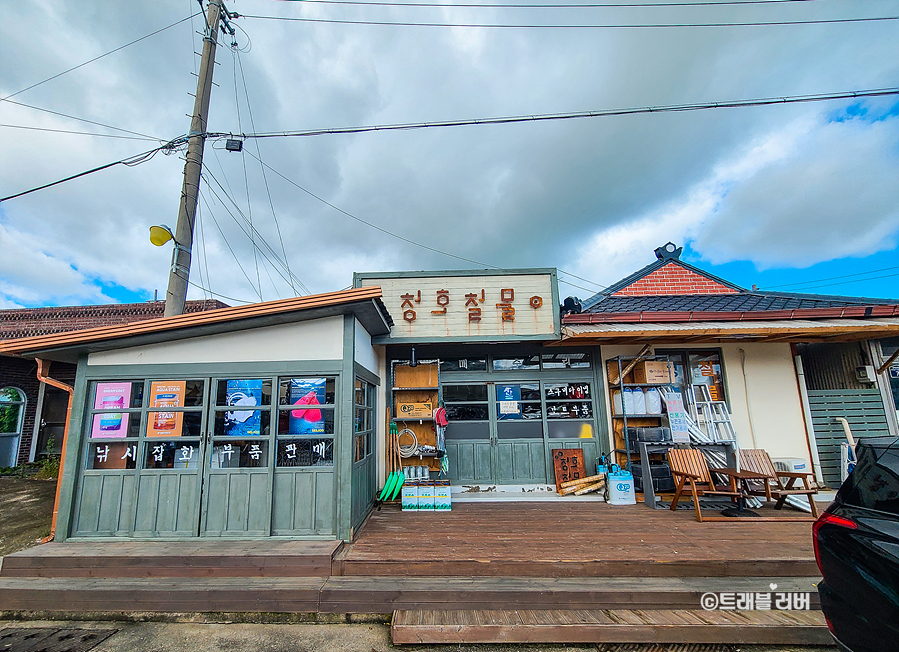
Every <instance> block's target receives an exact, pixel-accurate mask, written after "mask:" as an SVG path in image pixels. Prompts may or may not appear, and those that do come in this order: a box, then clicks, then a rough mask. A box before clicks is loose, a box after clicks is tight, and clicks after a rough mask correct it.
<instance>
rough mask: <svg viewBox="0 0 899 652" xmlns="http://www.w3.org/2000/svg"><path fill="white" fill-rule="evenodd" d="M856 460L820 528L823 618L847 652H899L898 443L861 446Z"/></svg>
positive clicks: (875, 441) (883, 440)
mask: <svg viewBox="0 0 899 652" xmlns="http://www.w3.org/2000/svg"><path fill="white" fill-rule="evenodd" d="M855 452H856V459H857V462H856V466H855V469H854V470H853V471H852V473H851V474H850V475H849V477H848V478H847V479H846V481H845V482H844V483H843V486H841V487H840V490H839V491H838V492H837V495H836V499H835V500H834V502H833V503H832V504H831V505H830V507H828V508H827V510H826V511H825V512H824V513H823V514H822V515H821V517H820V518H819V519H818V520H817V521H816V522H815V524H814V527H813V533H814V542H815V559H816V560H817V561H818V568H820V569H821V574H822V575H823V576H824V581H823V582H821V583H820V584H819V585H818V593H819V594H820V596H821V610H822V611H823V612H824V616H825V618H826V619H827V626H828V627H829V628H830V632H831V634H833V637H834V639H836V642H837V645H838V646H839V647H840V648H841V649H842V650H846V651H849V652H887V651H888V650H897V651H899V437H872V438H868V439H863V440H860V441H859V442H858V444H857V446H856V451H855Z"/></svg>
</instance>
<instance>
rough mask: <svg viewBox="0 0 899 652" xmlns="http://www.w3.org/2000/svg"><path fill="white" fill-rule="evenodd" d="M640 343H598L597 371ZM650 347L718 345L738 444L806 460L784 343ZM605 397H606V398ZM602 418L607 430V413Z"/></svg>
mask: <svg viewBox="0 0 899 652" xmlns="http://www.w3.org/2000/svg"><path fill="white" fill-rule="evenodd" d="M642 347H643V345H635V346H603V347H602V358H603V373H604V374H607V371H606V368H605V361H606V360H608V359H609V358H613V357H615V356H616V355H636V354H637V353H639V352H640V349H641V348H642ZM656 348H658V349H677V348H682V349H703V348H706V349H709V348H714V349H720V350H721V352H722V357H723V360H722V363H723V365H724V381H725V385H726V388H725V389H726V393H727V399H728V406H729V407H730V411H731V420H732V421H733V424H734V429H735V430H736V432H737V442H738V444H739V445H740V447H742V448H764V449H765V450H767V451H768V453H769V454H770V455H771V457H797V458H801V459H804V460H805V461H806V462H807V463H810V459H809V449H808V438H807V435H806V431H805V421H804V420H803V416H802V400H801V397H800V395H799V386H798V384H797V381H796V369H795V367H794V366H793V358H792V356H791V354H790V345H789V344H784V343H771V344H763V343H748V342H747V343H740V344H720V345H719V344H706V345H703V344H702V343H690V344H665V345H664V346H657V347H656ZM741 350H742V352H743V353H741ZM744 354H745V363H744ZM606 383H608V378H606ZM609 400H610V399H609V398H608V396H607V397H606V401H607V402H608V401H609ZM607 419H608V428H609V433H611V432H612V429H611V428H612V426H611V418H610V417H607ZM610 436H611V435H610Z"/></svg>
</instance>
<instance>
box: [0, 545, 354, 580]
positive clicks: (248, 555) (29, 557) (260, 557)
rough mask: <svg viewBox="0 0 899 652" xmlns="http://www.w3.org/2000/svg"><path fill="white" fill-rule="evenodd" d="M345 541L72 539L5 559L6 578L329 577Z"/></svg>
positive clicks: (3, 571) (1, 570)
mask: <svg viewBox="0 0 899 652" xmlns="http://www.w3.org/2000/svg"><path fill="white" fill-rule="evenodd" d="M342 545H343V544H342V542H340V541H209V540H192V541H103V542H102V543H96V542H90V543H88V542H84V541H77V542H72V541H66V542H64V543H48V544H45V545H42V546H36V547H34V548H31V549H29V550H23V551H22V552H17V553H15V554H12V555H7V556H6V557H4V558H3V565H2V567H0V577H328V576H329V575H330V574H331V559H332V557H333V556H334V554H335V553H336V552H338V551H339V550H340V548H341V547H342Z"/></svg>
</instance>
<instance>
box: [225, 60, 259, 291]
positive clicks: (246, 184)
mask: <svg viewBox="0 0 899 652" xmlns="http://www.w3.org/2000/svg"><path fill="white" fill-rule="evenodd" d="M231 60H232V68H233V70H232V76H233V77H234V105H235V107H236V109H237V128H238V129H241V126H240V98H239V97H238V94H237V57H236V56H234V53H233V52H232V53H231ZM240 160H241V163H242V164H243V183H244V190H245V191H246V194H247V214H248V215H249V218H250V234H249V237H250V241H251V242H252V243H253V263H254V264H255V265H256V284H257V285H258V286H259V298H260V300H262V281H261V280H260V279H259V257H258V256H257V255H256V233H255V229H254V228H253V202H252V201H250V179H249V177H248V176H247V158H246V157H245V156H241V157H240Z"/></svg>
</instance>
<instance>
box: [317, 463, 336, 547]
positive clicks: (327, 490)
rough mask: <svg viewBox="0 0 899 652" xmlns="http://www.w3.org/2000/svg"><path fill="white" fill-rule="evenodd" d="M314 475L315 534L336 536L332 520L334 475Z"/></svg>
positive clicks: (334, 523)
mask: <svg viewBox="0 0 899 652" xmlns="http://www.w3.org/2000/svg"><path fill="white" fill-rule="evenodd" d="M314 475H315V503H314V504H315V533H316V534H336V533H337V523H336V522H335V518H334V474H333V473H316V474H314Z"/></svg>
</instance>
